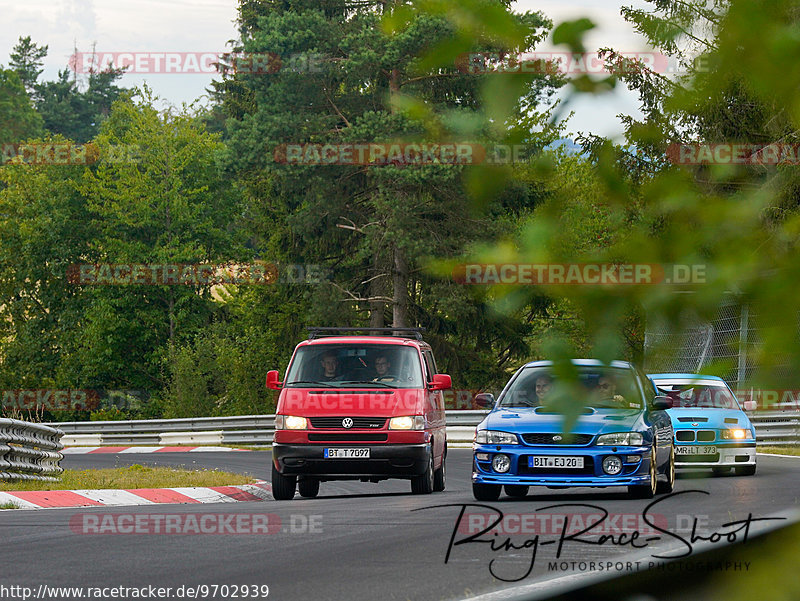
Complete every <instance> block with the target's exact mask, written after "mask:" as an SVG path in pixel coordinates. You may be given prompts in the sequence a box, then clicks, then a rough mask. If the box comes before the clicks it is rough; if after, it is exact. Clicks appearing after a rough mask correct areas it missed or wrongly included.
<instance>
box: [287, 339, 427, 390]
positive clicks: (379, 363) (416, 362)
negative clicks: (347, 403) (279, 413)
mask: <svg viewBox="0 0 800 601" xmlns="http://www.w3.org/2000/svg"><path fill="white" fill-rule="evenodd" d="M315 385H319V386H324V387H326V388H327V387H336V388H352V387H358V388H361V387H367V388H421V387H422V386H423V378H422V370H421V368H420V358H419V353H418V352H417V349H416V348H413V347H408V346H400V345H397V344H324V345H322V344H315V345H307V346H302V347H300V348H299V349H297V353H296V354H295V357H294V360H293V361H292V364H291V365H290V366H289V371H288V373H287V374H286V382H285V383H284V386H289V387H301V386H315Z"/></svg>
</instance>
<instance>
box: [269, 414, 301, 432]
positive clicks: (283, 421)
mask: <svg viewBox="0 0 800 601" xmlns="http://www.w3.org/2000/svg"><path fill="white" fill-rule="evenodd" d="M307 428H308V420H307V419H306V418H304V417H298V416H296V415H276V416H275V429H276V430H305V429H307Z"/></svg>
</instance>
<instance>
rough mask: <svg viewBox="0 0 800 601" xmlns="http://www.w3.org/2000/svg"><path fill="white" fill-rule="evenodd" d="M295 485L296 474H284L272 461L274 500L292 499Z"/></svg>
mask: <svg viewBox="0 0 800 601" xmlns="http://www.w3.org/2000/svg"><path fill="white" fill-rule="evenodd" d="M296 486H297V476H284V475H283V474H281V473H280V472H279V471H278V470H277V469H276V468H275V463H274V462H273V463H272V497H273V498H274V499H275V500H276V501H288V500H290V499H294V489H295V487H296Z"/></svg>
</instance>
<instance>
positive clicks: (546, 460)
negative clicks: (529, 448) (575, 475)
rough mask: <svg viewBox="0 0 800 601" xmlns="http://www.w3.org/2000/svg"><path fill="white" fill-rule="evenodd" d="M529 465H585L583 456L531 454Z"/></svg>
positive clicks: (564, 466)
mask: <svg viewBox="0 0 800 601" xmlns="http://www.w3.org/2000/svg"><path fill="white" fill-rule="evenodd" d="M528 467H562V468H573V469H580V468H582V467H583V457H547V456H541V455H531V456H530V457H528Z"/></svg>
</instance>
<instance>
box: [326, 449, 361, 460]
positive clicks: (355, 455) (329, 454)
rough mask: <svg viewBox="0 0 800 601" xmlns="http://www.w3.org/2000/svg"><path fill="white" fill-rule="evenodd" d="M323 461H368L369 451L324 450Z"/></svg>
mask: <svg viewBox="0 0 800 601" xmlns="http://www.w3.org/2000/svg"><path fill="white" fill-rule="evenodd" d="M325 459H369V449H339V448H336V449H325Z"/></svg>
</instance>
